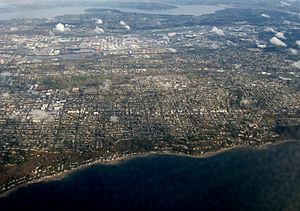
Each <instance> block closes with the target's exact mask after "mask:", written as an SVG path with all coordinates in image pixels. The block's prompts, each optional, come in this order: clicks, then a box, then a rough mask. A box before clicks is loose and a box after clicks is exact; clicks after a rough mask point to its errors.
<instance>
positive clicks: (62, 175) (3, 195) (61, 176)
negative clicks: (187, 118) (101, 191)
mask: <svg viewBox="0 0 300 211" xmlns="http://www.w3.org/2000/svg"><path fill="white" fill-rule="evenodd" d="M299 141H300V140H285V141H280V142H277V143H266V144H263V145H261V146H247V145H240V146H234V147H230V148H225V149H221V150H219V151H216V152H209V153H206V154H203V155H189V154H184V153H169V152H151V153H137V154H133V155H130V156H125V157H119V158H116V159H113V160H106V161H103V160H96V161H93V162H90V163H88V164H84V165H81V166H78V167H76V168H73V169H71V170H66V171H64V172H61V173H58V174H55V175H50V176H45V177H42V178H39V179H37V180H34V181H30V182H28V183H24V184H20V185H17V186H15V187H14V188H12V189H10V190H7V191H5V192H3V193H1V194H0V199H1V198H6V197H8V196H9V195H10V194H11V193H14V192H15V191H17V190H18V189H20V188H23V187H28V186H31V185H34V184H38V183H47V182H52V181H58V180H62V179H65V178H67V177H69V176H72V175H73V174H75V173H78V172H80V171H84V170H85V169H88V168H90V167H93V166H98V165H121V164H122V163H124V162H128V161H130V160H134V159H138V158H146V157H150V156H176V157H184V158H193V159H209V158H214V157H217V156H220V155H226V154H228V153H231V152H234V151H240V150H250V151H261V150H269V149H270V148H273V147H276V146H278V145H284V144H287V143H294V142H299Z"/></svg>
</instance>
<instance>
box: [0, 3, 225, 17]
mask: <svg viewBox="0 0 300 211" xmlns="http://www.w3.org/2000/svg"><path fill="white" fill-rule="evenodd" d="M176 6H177V7H178V8H176V9H170V10H160V11H145V10H138V9H127V8H109V7H95V8H108V9H118V10H120V11H123V12H131V13H146V14H166V15H203V14H208V13H214V12H215V11H217V10H222V9H225V7H224V6H213V5H193V6H189V5H176ZM88 8H91V7H78V6H74V7H55V8H48V9H39V10H18V11H10V12H2V13H0V20H10V19H18V18H53V17H56V16H60V15H65V14H74V15H76V14H77V15H79V14H84V10H85V9H88Z"/></svg>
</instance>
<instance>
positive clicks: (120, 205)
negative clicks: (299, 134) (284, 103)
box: [0, 141, 300, 211]
mask: <svg viewBox="0 0 300 211" xmlns="http://www.w3.org/2000/svg"><path fill="white" fill-rule="evenodd" d="M0 207H1V210H243V211H244V210H258V211H259V210H264V211H267V210H272V211H273V210H300V142H299V141H289V142H285V143H282V144H276V145H270V146H267V147H262V148H257V149H253V148H239V149H234V150H229V151H226V152H223V153H218V154H216V155H214V156H210V157H207V158H193V157H186V156H176V155H151V156H141V157H136V158H133V159H129V160H122V161H120V162H115V163H111V164H97V165H93V166H90V167H87V168H85V169H81V170H79V171H77V172H74V173H72V174H70V175H69V176H66V177H65V178H63V179H61V180H56V181H50V182H49V181H48V182H41V183H37V184H33V185H29V186H28V187H22V188H19V189H17V190H16V191H14V192H12V193H10V194H9V195H8V196H7V197H6V198H1V199H0Z"/></svg>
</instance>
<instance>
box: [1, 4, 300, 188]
mask: <svg viewBox="0 0 300 211" xmlns="http://www.w3.org/2000/svg"><path fill="white" fill-rule="evenodd" d="M195 1H196V0H195ZM171 2H172V1H169V2H166V3H144V4H143V3H131V4H126V3H123V5H121V6H116V5H110V7H112V8H109V9H105V8H98V7H97V6H98V5H92V6H90V5H86V6H87V7H89V8H88V9H85V12H84V13H83V14H72V15H71V14H69V15H68V14H66V15H61V16H56V17H53V18H52V17H51V18H20V19H12V20H1V21H0V96H1V97H0V140H1V144H0V193H4V192H6V191H8V190H10V189H12V188H14V187H16V186H18V185H20V184H25V183H28V182H34V181H37V180H39V179H42V178H45V177H47V176H55V175H59V174H61V173H63V172H67V171H70V170H72V169H76V168H78V167H81V166H84V165H88V164H91V163H94V162H101V161H103V162H105V161H112V160H117V159H121V158H125V157H131V156H133V155H141V154H161V153H165V154H185V155H191V156H206V155H210V154H212V153H216V152H219V151H224V150H227V149H231V148H234V147H242V146H251V147H254V146H263V145H266V144H271V143H279V142H282V141H285V140H290V139H299V137H300V133H299V131H300V78H299V76H300V72H299V70H300V13H299V12H297V11H292V10H289V11H286V10H285V8H286V7H288V6H287V4H292V3H291V2H292V1H287V2H285V3H286V5H284V1H281V3H280V1H278V2H279V3H276V5H275V6H276V8H275V6H274V5H270V4H269V6H270V7H269V8H267V7H265V6H264V5H259V8H255V9H253V8H250V7H240V6H236V5H235V6H234V5H232V4H228V5H227V6H224V8H223V9H221V10H217V11H215V12H213V13H208V14H203V15H201V16H194V15H184V14H178V15H168V14H159V13H155V14H151V11H156V12H157V11H159V10H162V11H167V10H172V9H175V8H176V6H174V5H173V4H171ZM174 2H175V1H174ZM189 2H190V4H192V1H189ZM214 2H216V3H215V4H217V3H218V1H214ZM274 2H275V1H274ZM276 2H277V1H276ZM179 3H180V1H177V4H179ZM181 3H182V2H181ZM296 3H297V2H296ZM298 3H299V2H298ZM278 4H283V5H278ZM296 5H299V4H296ZM101 6H104V7H105V6H107V4H103V5H101ZM36 7H37V8H38V7H39V6H36ZM118 7H120V8H132V9H140V10H145V11H148V13H142V12H141V13H135V12H134V13H132V12H124V11H122V10H120V9H118ZM277 7H278V8H277ZM10 9H12V8H10ZM10 9H9V8H8V9H2V10H3V11H4V10H7V11H9V10H10ZM27 9H28V8H27ZM149 11H150V12H149ZM232 14H234V15H232Z"/></svg>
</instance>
